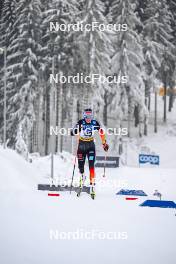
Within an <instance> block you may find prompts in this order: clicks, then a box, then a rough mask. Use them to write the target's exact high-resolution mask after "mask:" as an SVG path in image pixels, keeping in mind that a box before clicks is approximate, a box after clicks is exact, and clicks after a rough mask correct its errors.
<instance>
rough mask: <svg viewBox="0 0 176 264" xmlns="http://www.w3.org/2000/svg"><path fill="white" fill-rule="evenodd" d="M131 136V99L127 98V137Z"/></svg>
mask: <svg viewBox="0 0 176 264" xmlns="http://www.w3.org/2000/svg"><path fill="white" fill-rule="evenodd" d="M130 136H131V98H130V96H128V137H130Z"/></svg>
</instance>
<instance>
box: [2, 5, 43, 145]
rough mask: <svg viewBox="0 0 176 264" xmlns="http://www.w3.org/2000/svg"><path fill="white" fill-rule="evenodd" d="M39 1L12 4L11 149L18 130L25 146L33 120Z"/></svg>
mask: <svg viewBox="0 0 176 264" xmlns="http://www.w3.org/2000/svg"><path fill="white" fill-rule="evenodd" d="M40 6H41V3H40V0H28V1H25V0H20V1H18V2H17V3H16V9H15V15H16V20H15V23H14V25H13V27H14V32H15V34H14V35H13V36H12V38H11V41H10V45H9V47H8V50H9V55H8V60H9V66H8V68H7V70H8V72H9V76H8V89H9V107H8V108H9V120H8V127H9V131H10V133H11V135H10V142H9V143H10V145H12V146H15V142H16V137H17V134H18V129H19V127H21V130H22V135H23V139H24V142H25V143H26V145H27V146H29V141H28V140H29V136H30V133H31V129H32V126H33V122H34V120H35V108H34V106H35V100H36V97H37V93H38V68H39V65H38V52H39V50H40V45H39V40H40V38H41V31H40V24H41V9H40Z"/></svg>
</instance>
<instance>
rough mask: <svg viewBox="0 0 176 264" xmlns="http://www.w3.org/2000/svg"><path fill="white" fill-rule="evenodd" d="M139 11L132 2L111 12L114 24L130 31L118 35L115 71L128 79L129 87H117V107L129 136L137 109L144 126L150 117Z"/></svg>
mask: <svg viewBox="0 0 176 264" xmlns="http://www.w3.org/2000/svg"><path fill="white" fill-rule="evenodd" d="M135 8H136V6H135V5H134V4H132V3H131V1H129V0H125V1H122V0H119V1H117V2H116V1H114V2H113V4H112V8H111V18H112V22H113V23H114V24H116V25H117V26H118V25H119V24H120V25H123V24H125V25H127V30H126V31H122V30H121V31H118V32H116V37H115V38H114V46H115V53H114V56H113V58H112V69H113V72H114V73H115V74H116V75H117V76H118V77H121V76H126V77H127V79H128V82H127V83H120V84H119V85H117V87H116V96H115V97H114V102H113V103H114V104H113V105H114V108H115V109H114V111H115V112H116V113H118V115H119V116H120V117H122V119H123V117H124V114H125V115H126V114H127V116H128V133H129V136H130V127H131V119H132V115H133V112H134V107H135V105H138V106H139V109H140V122H142V121H143V120H144V116H145V114H146V108H145V104H144V82H143V62H144V58H143V51H142V41H141V37H140V35H139V34H138V31H137V27H139V26H141V22H140V20H139V18H138V17H137V15H136V12H135ZM119 111H120V112H122V113H120V112H119Z"/></svg>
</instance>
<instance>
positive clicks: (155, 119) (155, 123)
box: [154, 91, 158, 133]
mask: <svg viewBox="0 0 176 264" xmlns="http://www.w3.org/2000/svg"><path fill="white" fill-rule="evenodd" d="M157 99H158V98H157V91H155V118H154V132H155V133H157V132H158V122H157V111H158V109H157V106H158V105H157V104H158V103H157Z"/></svg>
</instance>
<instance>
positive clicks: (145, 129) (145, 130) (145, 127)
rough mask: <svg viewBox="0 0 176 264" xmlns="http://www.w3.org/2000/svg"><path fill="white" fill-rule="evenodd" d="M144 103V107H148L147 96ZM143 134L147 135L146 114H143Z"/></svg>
mask: <svg viewBox="0 0 176 264" xmlns="http://www.w3.org/2000/svg"><path fill="white" fill-rule="evenodd" d="M149 98H150V97H149ZM145 105H146V108H148V97H145ZM144 135H145V136H147V135H148V126H147V117H146V115H145V118H144Z"/></svg>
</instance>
